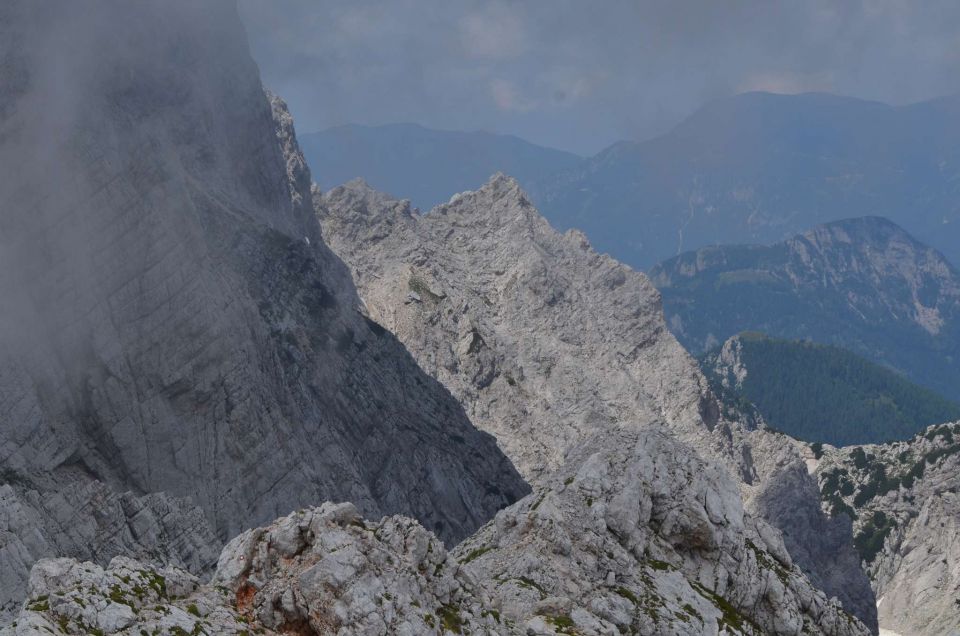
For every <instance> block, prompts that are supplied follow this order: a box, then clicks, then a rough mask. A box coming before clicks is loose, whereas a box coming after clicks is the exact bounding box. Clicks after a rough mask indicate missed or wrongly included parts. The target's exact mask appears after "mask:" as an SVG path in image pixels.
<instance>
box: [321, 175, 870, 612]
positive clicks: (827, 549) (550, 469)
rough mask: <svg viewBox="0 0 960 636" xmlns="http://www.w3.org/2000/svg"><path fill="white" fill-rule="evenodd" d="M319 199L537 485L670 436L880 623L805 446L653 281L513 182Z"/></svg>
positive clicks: (337, 246)
mask: <svg viewBox="0 0 960 636" xmlns="http://www.w3.org/2000/svg"><path fill="white" fill-rule="evenodd" d="M314 203H315V207H316V211H317V214H318V216H319V218H320V220H321V223H322V225H323V231H324V237H325V240H327V242H328V244H329V245H330V247H331V248H332V249H333V250H334V251H335V252H337V254H338V255H340V256H341V257H342V258H343V259H344V261H345V262H346V263H347V264H348V265H349V267H350V270H351V273H352V274H353V277H354V280H355V282H356V284H357V287H358V289H359V293H360V296H361V297H362V299H363V301H364V304H365V306H366V308H367V310H368V311H369V312H370V315H371V317H372V318H374V319H375V320H376V321H377V322H378V323H380V324H382V325H383V326H384V327H386V328H387V329H389V330H391V331H392V332H394V333H395V334H396V335H397V337H398V338H399V339H400V340H402V341H403V342H404V344H406V345H407V347H408V348H409V350H410V352H411V353H412V354H413V355H414V356H415V357H416V358H417V361H418V362H419V363H420V365H421V366H422V367H423V368H424V369H425V370H427V371H428V372H429V373H430V374H431V375H433V376H434V377H436V378H437V379H438V380H440V381H441V382H442V383H443V384H444V385H445V386H446V387H447V388H449V389H450V391H451V392H452V393H453V394H454V395H455V396H457V398H458V399H460V400H461V402H462V403H463V404H464V407H465V408H466V409H467V412H468V413H469V414H470V417H471V419H472V420H473V422H474V423H475V424H476V425H477V426H479V427H481V428H483V429H484V430H486V431H488V432H490V433H492V434H493V435H495V436H496V437H497V441H498V443H499V444H500V446H501V448H503V449H504V451H505V452H506V454H507V455H508V456H509V457H510V458H511V460H513V462H514V464H515V465H516V466H517V467H518V468H519V470H520V471H521V472H522V473H523V474H524V476H525V477H527V478H528V479H529V480H530V481H531V483H533V484H539V483H542V482H543V481H544V480H549V479H551V478H552V477H553V476H554V475H555V474H556V471H557V470H558V469H560V468H561V467H563V466H564V465H565V464H566V462H568V461H569V457H570V456H571V454H572V453H576V452H577V451H578V450H579V449H581V448H582V447H583V446H584V444H587V443H588V442H589V441H590V440H592V439H594V438H596V437H603V436H606V435H609V434H611V431H612V430H615V429H619V428H625V429H627V430H641V429H646V428H647V427H649V426H651V425H654V426H658V427H661V428H662V429H663V430H665V431H668V432H670V433H671V434H672V435H674V436H675V437H677V438H679V439H681V440H682V441H683V442H684V443H685V444H686V445H688V447H689V448H690V449H692V450H689V452H696V453H698V454H699V455H700V456H701V457H703V458H706V459H707V460H709V461H711V462H715V463H716V464H719V465H721V466H723V467H724V469H725V470H726V471H728V473H729V474H731V475H732V476H733V477H734V478H735V479H736V481H737V482H739V485H740V489H741V495H742V498H743V501H744V505H745V507H746V508H747V509H748V510H750V511H751V512H752V513H754V514H755V516H757V517H758V518H761V519H764V520H766V521H767V522H769V523H770V524H772V525H773V526H775V527H776V528H778V529H779V530H780V531H782V533H783V541H784V543H785V544H786V547H787V549H788V550H789V551H790V553H791V555H792V556H793V558H794V561H795V562H796V563H797V564H798V565H799V566H800V568H801V569H802V570H803V572H804V573H805V574H806V575H807V576H808V577H809V578H810V580H811V581H813V583H814V585H815V586H817V587H819V588H820V589H823V590H824V591H826V592H827V594H828V595H830V596H837V597H838V598H840V599H841V601H842V602H843V603H844V607H846V608H847V609H848V611H850V612H851V613H853V614H855V615H857V616H858V617H860V618H862V619H863V621H864V622H865V623H866V624H868V625H870V626H875V625H876V608H875V600H874V595H873V592H872V590H871V589H870V585H869V581H868V580H867V577H866V575H865V574H864V572H863V570H862V569H861V567H860V563H859V560H858V558H857V556H856V554H855V552H854V550H853V547H852V539H851V535H850V528H849V524H848V523H847V522H845V521H844V520H837V519H830V518H828V517H827V515H825V514H824V513H823V512H822V511H821V509H820V505H819V498H818V494H817V489H816V483H815V481H814V479H813V478H812V477H811V476H810V475H808V474H807V471H806V468H805V464H804V460H803V457H802V455H801V452H800V448H799V446H798V445H797V444H796V443H795V442H794V441H793V440H791V439H789V438H788V437H786V436H785V435H781V434H777V433H774V432H772V431H770V430H768V429H766V428H765V426H764V425H763V423H762V420H760V419H759V418H757V417H754V416H752V415H750V414H746V413H744V412H743V411H742V410H741V409H740V407H739V404H737V403H734V402H732V401H731V400H727V399H725V398H723V397H721V398H718V397H717V396H716V395H715V394H714V392H713V391H712V390H711V388H710V387H709V385H708V381H707V379H706V378H705V377H704V375H703V374H702V373H701V372H700V369H699V367H698V366H697V363H696V362H695V361H694V360H693V358H692V357H691V356H690V355H689V354H688V353H687V352H686V351H685V350H684V349H683V347H682V346H680V344H679V343H678V342H677V340H676V339H675V338H674V337H673V335H672V334H671V333H670V331H669V330H668V329H667V326H666V323H665V321H664V316H663V312H662V309H661V303H660V295H659V294H658V292H657V290H656V289H655V288H654V287H653V285H652V284H651V283H650V280H649V279H648V278H647V276H646V275H644V274H643V273H641V272H637V271H635V270H633V269H631V268H629V267H627V266H626V265H624V264H622V263H619V262H617V261H616V260H614V259H612V258H610V257H609V256H606V255H603V254H598V253H597V252H596V251H594V250H593V248H592V247H591V246H590V243H589V242H588V241H587V239H586V237H585V236H584V235H583V234H582V233H580V232H577V231H568V232H565V233H562V234H561V233H559V232H557V231H555V230H554V229H553V228H552V227H551V226H550V224H549V223H547V221H546V220H545V219H544V218H543V217H542V216H541V215H540V213H539V212H538V211H537V209H536V208H535V207H534V206H533V205H532V204H531V203H530V201H529V199H528V198H527V196H526V194H525V193H524V192H523V191H522V189H521V188H520V187H519V185H518V183H517V182H516V181H515V180H514V179H512V178H510V177H507V176H505V175H500V174H498V175H495V176H493V177H492V178H491V179H490V180H489V181H488V182H487V183H486V184H484V185H483V186H482V187H480V188H478V189H477V190H475V191H471V192H463V193H460V194H457V195H455V196H453V197H452V198H451V200H450V201H449V203H447V204H444V205H440V206H437V207H436V208H434V209H433V210H431V211H430V212H429V213H427V214H423V215H421V214H417V213H415V212H414V211H413V210H412V208H411V207H410V204H409V202H407V201H400V200H396V199H394V198H392V197H390V196H388V195H385V194H383V193H380V192H377V191H376V190H374V189H372V188H371V187H369V186H368V185H367V184H365V183H363V182H361V181H353V182H350V183H348V184H345V185H343V186H341V187H337V188H334V189H332V190H330V191H329V192H326V193H320V192H318V191H316V190H315V192H314Z"/></svg>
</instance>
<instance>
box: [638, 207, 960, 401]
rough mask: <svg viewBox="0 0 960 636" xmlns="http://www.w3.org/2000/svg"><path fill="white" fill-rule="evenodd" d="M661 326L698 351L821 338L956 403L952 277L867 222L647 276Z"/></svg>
mask: <svg viewBox="0 0 960 636" xmlns="http://www.w3.org/2000/svg"><path fill="white" fill-rule="evenodd" d="M650 277H651V280H652V281H653V283H654V285H656V286H657V288H658V289H659V290H660V292H661V293H662V294H663V303H664V312H665V313H666V315H667V321H668V324H669V325H670V329H671V331H673V333H674V334H675V335H676V336H677V338H678V339H679V340H680V342H682V343H683V344H684V345H685V346H686V347H687V348H688V349H690V350H691V351H693V352H695V353H700V352H703V351H705V350H707V349H710V348H713V347H715V346H718V345H719V344H721V343H722V342H723V341H724V340H726V339H727V338H729V337H731V336H733V335H736V334H738V333H740V332H743V331H759V332H762V333H766V334H769V335H771V336H774V337H778V338H791V339H807V340H813V341H816V342H820V343H824V344H833V345H837V346H839V347H843V348H845V349H849V350H850V351H853V352H855V353H858V354H860V355H862V356H864V357H865V358H867V359H868V360H872V361H873V362H876V363H878V364H881V365H884V366H888V367H891V368H893V369H894V370H896V371H899V372H901V373H903V374H904V375H905V376H906V377H907V378H909V379H910V380H912V381H914V382H916V383H917V384H920V385H922V386H925V387H928V388H931V389H933V390H935V391H937V392H939V393H940V394H941V395H944V396H946V397H948V398H950V399H953V400H958V399H960V273H958V272H957V270H956V269H954V267H953V266H952V265H951V264H950V263H948V262H947V261H946V260H945V259H944V257H943V256H942V255H941V254H940V253H939V252H937V251H936V250H933V249H931V248H929V247H927V246H925V245H923V244H922V243H919V242H918V241H916V240H915V239H914V238H912V237H911V236H910V235H909V234H907V233H906V232H904V231H903V230H902V229H901V228H899V227H897V226H896V225H894V224H893V223H891V222H889V221H887V220H885V219H880V218H877V217H866V218H859V219H848V220H844V221H838V222H835V223H828V224H826V225H822V226H818V227H816V228H814V229H812V230H810V231H808V232H806V233H804V234H801V235H798V236H795V237H793V238H791V239H789V240H787V241H784V242H782V243H777V244H775V245H771V246H769V247H764V246H755V245H746V246H719V247H709V248H703V249H701V250H697V251H696V252H690V253H687V254H683V255H681V256H678V257H676V258H673V259H670V260H668V261H665V262H663V263H661V264H659V265H657V266H656V267H654V268H653V269H652V270H651V272H650Z"/></svg>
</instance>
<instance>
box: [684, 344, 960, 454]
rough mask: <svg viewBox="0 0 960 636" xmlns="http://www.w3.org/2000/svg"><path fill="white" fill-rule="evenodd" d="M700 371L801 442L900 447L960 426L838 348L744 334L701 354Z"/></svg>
mask: <svg viewBox="0 0 960 636" xmlns="http://www.w3.org/2000/svg"><path fill="white" fill-rule="evenodd" d="M700 366H701V368H702V369H703V371H704V373H705V374H706V375H707V377H708V378H710V379H711V380H712V381H713V382H717V383H719V384H720V385H722V386H723V387H724V388H725V389H728V390H730V391H733V392H735V393H738V394H739V395H742V396H743V397H745V398H746V399H747V400H749V401H750V402H751V403H752V404H754V405H756V407H757V409H758V410H759V412H760V413H761V415H762V416H763V418H764V420H765V421H766V422H767V423H768V424H770V425H771V426H773V427H774V428H776V429H777V430H778V431H783V432H784V433H787V434H789V435H791V436H793V437H796V438H798V439H802V440H806V441H808V442H826V443H829V444H833V445H834V446H844V445H848V444H867V443H876V442H884V441H889V440H894V439H907V438H909V437H912V436H913V435H914V434H915V433H916V432H917V431H920V430H923V429H925V428H926V427H927V426H930V425H931V424H935V423H939V422H945V421H947V420H954V419H958V418H960V405H957V404H954V403H952V402H949V401H948V400H946V399H944V398H942V397H940V396H939V395H937V394H936V393H934V392H933V391H930V390H927V389H924V388H922V387H919V386H917V385H915V384H913V383H911V382H909V381H907V380H905V379H904V378H903V377H901V376H899V375H897V374H896V373H894V372H893V371H890V370H889V369H886V368H884V367H881V366H878V365H876V364H873V363H871V362H868V361H867V360H865V359H863V358H861V357H860V356H858V355H856V354H854V353H851V352H849V351H846V350H844V349H840V348H838V347H832V346H828V345H820V344H814V343H811V342H801V341H796V340H779V339H774V338H769V337H767V336H765V335H763V334H758V333H745V334H741V335H739V336H734V337H733V338H730V339H729V340H727V341H726V342H725V343H724V344H723V346H722V347H720V348H718V349H715V350H713V351H711V352H709V353H708V354H707V355H705V356H704V357H703V359H702V360H701V365H700Z"/></svg>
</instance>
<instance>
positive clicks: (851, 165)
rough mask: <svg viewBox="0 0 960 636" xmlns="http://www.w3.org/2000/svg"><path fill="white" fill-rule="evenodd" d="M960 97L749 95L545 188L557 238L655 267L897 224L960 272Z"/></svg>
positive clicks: (621, 148) (617, 148) (606, 154)
mask: <svg viewBox="0 0 960 636" xmlns="http://www.w3.org/2000/svg"><path fill="white" fill-rule="evenodd" d="M958 114H960V98H958V97H951V98H944V99H938V100H933V101H929V102H923V103H919V104H914V105H911V106H903V107H896V108H895V107H891V106H887V105H884V104H880V103H877V102H870V101H863V100H859V99H853V98H847V97H838V96H835V95H826V94H805V95H772V94H768V93H747V94H743V95H738V96H735V97H732V98H728V99H722V100H719V101H717V102H714V103H712V104H708V105H707V106H705V107H704V108H702V109H701V110H700V111H699V112H697V113H695V114H694V115H693V116H691V117H690V118H689V119H687V120H686V121H684V122H682V123H681V124H680V125H678V126H677V127H676V128H674V129H673V130H672V131H670V132H669V133H667V134H665V135H663V136H661V137H658V138H656V139H652V140H649V141H645V142H639V143H633V142H623V143H619V144H616V145H614V146H612V147H610V148H609V149H607V150H605V151H603V152H601V153H600V154H598V155H596V156H594V157H592V158H590V159H588V160H587V161H585V162H584V163H583V164H581V165H580V166H577V167H575V168H573V169H571V170H568V171H566V172H563V173H560V174H558V175H555V176H553V177H550V178H548V179H546V180H545V181H542V182H539V183H538V184H536V185H535V187H533V189H532V193H533V198H534V200H535V201H536V202H537V204H538V205H539V206H540V207H541V208H542V209H543V210H544V212H545V214H547V216H548V218H549V219H550V220H551V222H553V223H554V224H555V225H556V226H557V227H559V228H561V229H565V228H568V227H577V228H580V229H581V230H583V231H584V232H586V234H587V235H588V236H589V237H590V240H591V241H592V242H593V243H594V244H595V245H596V246H597V248H598V249H600V250H602V251H608V252H610V253H611V254H613V255H614V256H615V257H617V258H619V259H620V260H622V261H624V262H626V263H629V264H631V265H633V266H635V267H643V268H647V267H650V266H651V265H653V264H654V263H656V262H658V261H660V260H663V259H665V258H669V257H671V256H674V255H676V254H679V253H681V252H684V251H687V250H691V249H698V248H700V247H703V246H705V245H713V244H717V243H719V244H724V243H747V242H750V243H755V242H758V243H769V242H773V241H778V240H782V239H784V238H786V237H788V236H790V235H791V234H793V233H796V232H800V231H802V230H804V229H805V228H808V227H811V226H813V225H815V224H817V223H824V222H828V221H834V220H837V219H842V218H847V217H850V216H863V215H880V216H885V217H889V218H891V219H893V220H894V221H896V222H898V223H900V224H901V225H903V226H904V227H906V228H907V229H908V230H909V231H910V232H911V233H913V234H915V235H916V236H918V237H919V238H920V239H921V240H923V241H924V242H926V243H929V244H930V245H933V246H934V247H936V248H937V249H940V250H941V251H943V252H944V253H945V254H947V256H948V257H949V258H950V259H951V260H954V261H955V262H960V248H958V245H960V241H958V238H960V205H958V204H957V200H958V198H957V194H958V185H957V184H958V180H957V176H958V174H960V156H958V151H957V148H960V144H958V142H960V123H958V122H960V118H958Z"/></svg>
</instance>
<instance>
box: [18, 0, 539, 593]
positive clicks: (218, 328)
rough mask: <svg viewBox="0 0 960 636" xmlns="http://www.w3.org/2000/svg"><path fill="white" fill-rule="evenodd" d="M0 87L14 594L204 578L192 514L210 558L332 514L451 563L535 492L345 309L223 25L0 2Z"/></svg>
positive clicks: (117, 2)
mask: <svg viewBox="0 0 960 636" xmlns="http://www.w3.org/2000/svg"><path fill="white" fill-rule="evenodd" d="M0 79H2V82H0V83H2V85H3V87H4V89H3V91H2V92H3V95H2V97H0V193H2V194H0V208H2V210H3V214H2V219H0V295H2V297H3V299H4V311H3V312H2V316H0V361H2V362H0V471H2V472H0V475H2V482H3V483H5V484H7V486H9V488H10V489H12V490H10V489H5V490H4V492H5V493H8V494H6V495H4V497H3V500H2V504H0V505H2V507H3V511H0V519H5V520H12V521H9V522H8V523H7V526H6V527H4V528H3V533H2V534H0V554H4V555H12V556H4V557H3V558H4V559H12V560H13V562H14V563H15V566H16V567H13V568H10V569H2V570H0V588H2V589H3V591H4V594H8V593H9V594H10V595H16V593H17V591H18V590H19V592H20V593H23V592H25V590H24V589H23V588H22V584H23V574H24V570H23V567H21V566H24V567H25V566H28V565H29V562H30V561H31V560H32V559H35V558H38V557H41V556H57V555H73V556H79V557H82V558H91V559H95V560H97V561H99V562H101V563H104V562H106V560H107V559H109V558H110V557H111V556H113V555H115V554H120V553H127V552H130V553H132V554H136V555H139V556H143V557H148V556H149V557H151V558H152V557H157V558H162V559H163V560H164V561H169V562H171V563H181V564H183V565H185V566H188V567H191V568H200V569H202V567H201V566H202V564H203V563H204V562H205V561H206V560H207V558H206V556H205V555H206V554H207V550H214V551H215V550H216V549H217V547H219V546H217V547H214V546H211V545H210V544H209V541H208V539H209V534H208V531H206V532H205V531H204V529H203V528H204V525H203V524H202V523H199V522H198V519H197V518H196V515H195V513H194V512H193V511H192V508H191V506H193V505H197V506H199V507H200V508H201V509H202V511H203V513H204V516H205V518H206V519H207V520H208V521H209V525H210V526H212V527H213V529H214V531H215V532H216V536H217V538H218V542H219V541H222V540H226V539H227V538H228V537H230V536H232V535H234V534H236V533H237V532H239V531H240V530H241V529H243V528H247V527H250V526H251V525H256V524H259V523H262V522H264V521H266V520H268V519H273V518H275V517H276V516H278V515H280V514H286V513H288V512H289V511H290V510H292V509H296V508H298V507H301V506H306V505H314V504H316V503H318V502H321V501H324V500H327V499H342V500H351V501H353V502H355V503H356V505H357V507H358V508H359V509H360V510H362V511H363V512H364V513H366V514H376V515H378V514H383V513H388V512H389V513H405V514H408V515H410V516H413V517H415V518H418V519H420V520H421V521H422V522H423V523H424V524H425V525H426V526H427V527H429V528H430V529H431V530H433V531H435V532H436V533H437V535H438V536H440V537H441V538H442V539H443V540H446V541H453V540H457V539H460V538H462V537H464V536H466V535H467V534H469V533H470V532H472V531H473V530H475V529H476V528H477V527H479V526H480V525H481V524H482V523H483V522H485V521H486V520H487V519H489V518H490V517H491V516H492V515H493V513H494V512H496V510H498V509H500V508H501V507H503V506H504V505H506V504H508V503H510V502H512V501H514V500H516V499H517V498H519V497H520V496H522V495H523V494H525V493H526V492H527V491H528V489H527V487H526V485H525V484H524V483H523V481H522V480H521V478H520V477H519V475H518V474H517V472H516V471H515V470H514V468H513V467H512V466H511V464H510V462H509V461H508V460H507V459H506V458H505V457H504V455H503V454H502V453H501V452H500V451H499V450H498V448H497V446H496V443H495V441H494V440H493V438H492V437H490V436H489V435H487V434H485V433H481V432H479V431H477V430H476V429H475V428H474V427H473V426H472V425H471V424H470V422H469V420H468V419H467V417H466V415H465V414H464V412H463V409H462V408H461V407H460V405H459V404H458V403H457V402H456V400H455V399H453V397H452V396H451V395H450V394H449V392H447V391H446V390H445V389H444V388H443V387H442V386H441V385H440V384H439V383H438V382H437V381H436V380H434V379H433V378H431V377H430V376H428V375H427V374H425V373H424V372H423V371H421V370H420V369H419V367H418V366H417V364H416V362H415V361H414V360H413V358H412V357H411V356H410V355H409V354H408V353H407V352H406V351H405V349H404V348H403V346H402V345H401V344H400V343H399V342H398V341H397V340H396V338H394V337H393V335H392V334H390V333H389V332H387V331H386V330H384V329H383V328H381V327H380V326H379V325H377V324H375V323H373V322H372V321H370V320H368V319H367V318H365V317H364V316H362V315H361V314H360V313H359V312H358V311H357V306H358V305H359V300H358V299H357V296H356V292H355V290H354V288H353V284H352V282H351V280H350V276H349V274H348V272H347V271H346V269H345V268H344V266H343V264H342V263H341V262H340V261H339V260H338V259H337V258H336V257H335V256H334V255H333V254H332V253H331V252H330V250H329V249H328V248H327V247H326V246H325V245H324V243H323V241H322V237H321V234H320V228H319V224H318V223H317V220H316V218H315V216H314V214H313V210H312V205H311V196H310V191H309V184H310V175H309V172H308V170H307V169H306V166H305V163H304V162H303V159H302V157H301V156H300V155H299V151H298V149H297V146H296V140H295V137H294V135H293V128H292V124H291V121H290V118H289V114H287V113H286V111H285V109H284V108H283V106H282V103H281V102H279V100H276V99H274V100H272V104H271V101H270V100H268V98H267V97H266V96H265V95H264V91H263V88H262V86H261V84H260V80H259V76H258V72H257V68H256V66H255V64H254V63H253V61H252V59H251V58H250V55H249V52H248V49H247V43H246V39H245V35H244V32H243V27H242V25H241V24H240V21H239V18H238V16H237V13H236V8H235V6H234V3H233V2H230V1H226V0H213V1H211V2H203V3H195V2H191V1H187V0H175V1H172V2H168V1H159V0H150V1H147V2H137V3H128V2H124V1H122V0H103V1H102V2H97V3H92V4H89V5H84V6H80V5H77V4H76V3H73V2H68V1H57V0H40V1H38V2H33V1H27V0H14V1H13V2H4V3H3V6H2V7H0ZM12 476H14V477H15V478H16V479H20V480H25V483H27V484H30V483H35V482H36V483H37V484H38V485H37V486H36V487H33V486H29V485H26V486H21V485H18V483H15V480H14V478H13V477H12ZM34 491H35V492H36V494H32V493H34ZM11 492H12V493H13V494H9V493H11ZM128 492H129V493H131V494H129V495H125V494H121V493H128ZM161 492H162V493H167V495H152V494H149V493H161ZM85 493H87V494H85ZM90 493H99V494H96V496H94V494H90ZM165 497H170V498H171V499H167V498H165ZM173 497H176V498H185V497H189V498H190V500H191V502H186V501H179V500H176V501H178V502H175V500H174V499H172V498H173ZM88 504H90V505H89V506H88ZM141 508H142V509H143V510H142V511H141V510H140V509H141ZM147 512H149V513H150V514H151V515H153V517H155V518H156V519H157V523H156V524H150V525H151V526H158V527H161V528H162V527H164V524H167V523H169V524H171V525H173V526H179V525H180V524H181V521H179V520H178V518H180V519H182V523H185V524H187V526H186V527H184V529H183V531H182V534H181V533H178V531H177V530H176V529H175V528H166V529H165V530H164V531H163V532H161V533H160V534H159V535H158V536H156V537H151V536H150V534H151V531H149V529H148V531H147V532H146V533H145V535H144V536H133V535H134V534H136V532H135V531H136V530H137V529H138V525H137V524H139V523H140V521H141V520H142V519H143V518H144V515H145V514H147ZM34 520H36V521H34ZM70 520H74V521H70ZM71 524H76V526H78V527H77V528H74V527H71ZM125 526H129V532H128V530H127V529H126V528H125ZM41 527H42V530H40V531H39V535H38V532H34V531H33V530H32V528H41ZM85 528H86V529H85ZM113 528H116V531H114V530H113ZM193 528H195V529H196V533H193V531H192V529H193ZM88 541H89V542H90V544H89V545H85V544H86V542H88ZM21 546H26V549H24V548H22V547H21ZM204 546H206V547H204ZM181 551H182V552H181ZM7 562H10V561H7ZM11 590H12V591H11ZM6 598H10V596H7V597H6Z"/></svg>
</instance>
